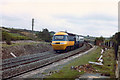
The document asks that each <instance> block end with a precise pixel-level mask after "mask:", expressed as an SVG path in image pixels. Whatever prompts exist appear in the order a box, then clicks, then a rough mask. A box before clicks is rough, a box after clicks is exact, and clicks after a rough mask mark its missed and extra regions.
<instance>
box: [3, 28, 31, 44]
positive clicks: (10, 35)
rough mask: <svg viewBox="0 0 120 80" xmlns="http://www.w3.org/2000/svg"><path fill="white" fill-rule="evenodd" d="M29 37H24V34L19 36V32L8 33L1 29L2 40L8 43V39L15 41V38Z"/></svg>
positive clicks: (25, 38) (26, 38) (23, 38)
mask: <svg viewBox="0 0 120 80" xmlns="http://www.w3.org/2000/svg"><path fill="white" fill-rule="evenodd" d="M28 39H30V38H28V37H26V36H21V35H19V34H16V33H9V32H7V31H4V30H3V31H2V40H3V41H6V43H7V44H10V41H11V40H12V41H16V40H28Z"/></svg>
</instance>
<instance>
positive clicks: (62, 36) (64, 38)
mask: <svg viewBox="0 0 120 80" xmlns="http://www.w3.org/2000/svg"><path fill="white" fill-rule="evenodd" d="M65 40H66V36H65V35H55V36H53V41H65Z"/></svg>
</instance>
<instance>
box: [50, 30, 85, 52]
mask: <svg viewBox="0 0 120 80" xmlns="http://www.w3.org/2000/svg"><path fill="white" fill-rule="evenodd" d="M83 42H84V39H83V37H81V36H79V35H76V34H72V33H67V32H57V33H55V34H54V36H53V40H52V43H51V44H52V47H53V49H54V50H55V51H56V52H60V51H69V50H72V49H75V48H78V47H80V46H82V44H83Z"/></svg>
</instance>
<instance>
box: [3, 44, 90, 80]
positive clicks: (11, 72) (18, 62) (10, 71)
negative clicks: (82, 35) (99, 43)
mask: <svg viewBox="0 0 120 80" xmlns="http://www.w3.org/2000/svg"><path fill="white" fill-rule="evenodd" d="M89 48H90V45H88V44H84V45H83V46H82V47H81V48H78V49H75V50H73V51H69V52H67V53H62V54H56V52H54V51H50V52H44V53H39V54H33V55H29V56H23V57H18V58H11V59H6V60H3V61H2V69H1V70H2V77H3V79H9V78H12V77H15V76H17V75H20V74H23V73H25V72H28V71H31V70H34V69H37V68H40V67H42V66H45V65H48V64H50V63H53V62H56V61H58V60H61V59H64V58H67V57H70V56H72V55H75V54H78V53H80V52H83V51H86V50H88V49H89Z"/></svg>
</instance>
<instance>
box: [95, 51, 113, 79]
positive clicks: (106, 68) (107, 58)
mask: <svg viewBox="0 0 120 80" xmlns="http://www.w3.org/2000/svg"><path fill="white" fill-rule="evenodd" d="M114 65H115V60H114V50H113V49H110V50H107V51H105V53H103V66H97V65H93V67H94V68H95V69H96V70H97V71H98V72H99V73H102V74H105V75H108V76H110V77H111V78H114V77H115V72H114Z"/></svg>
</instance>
